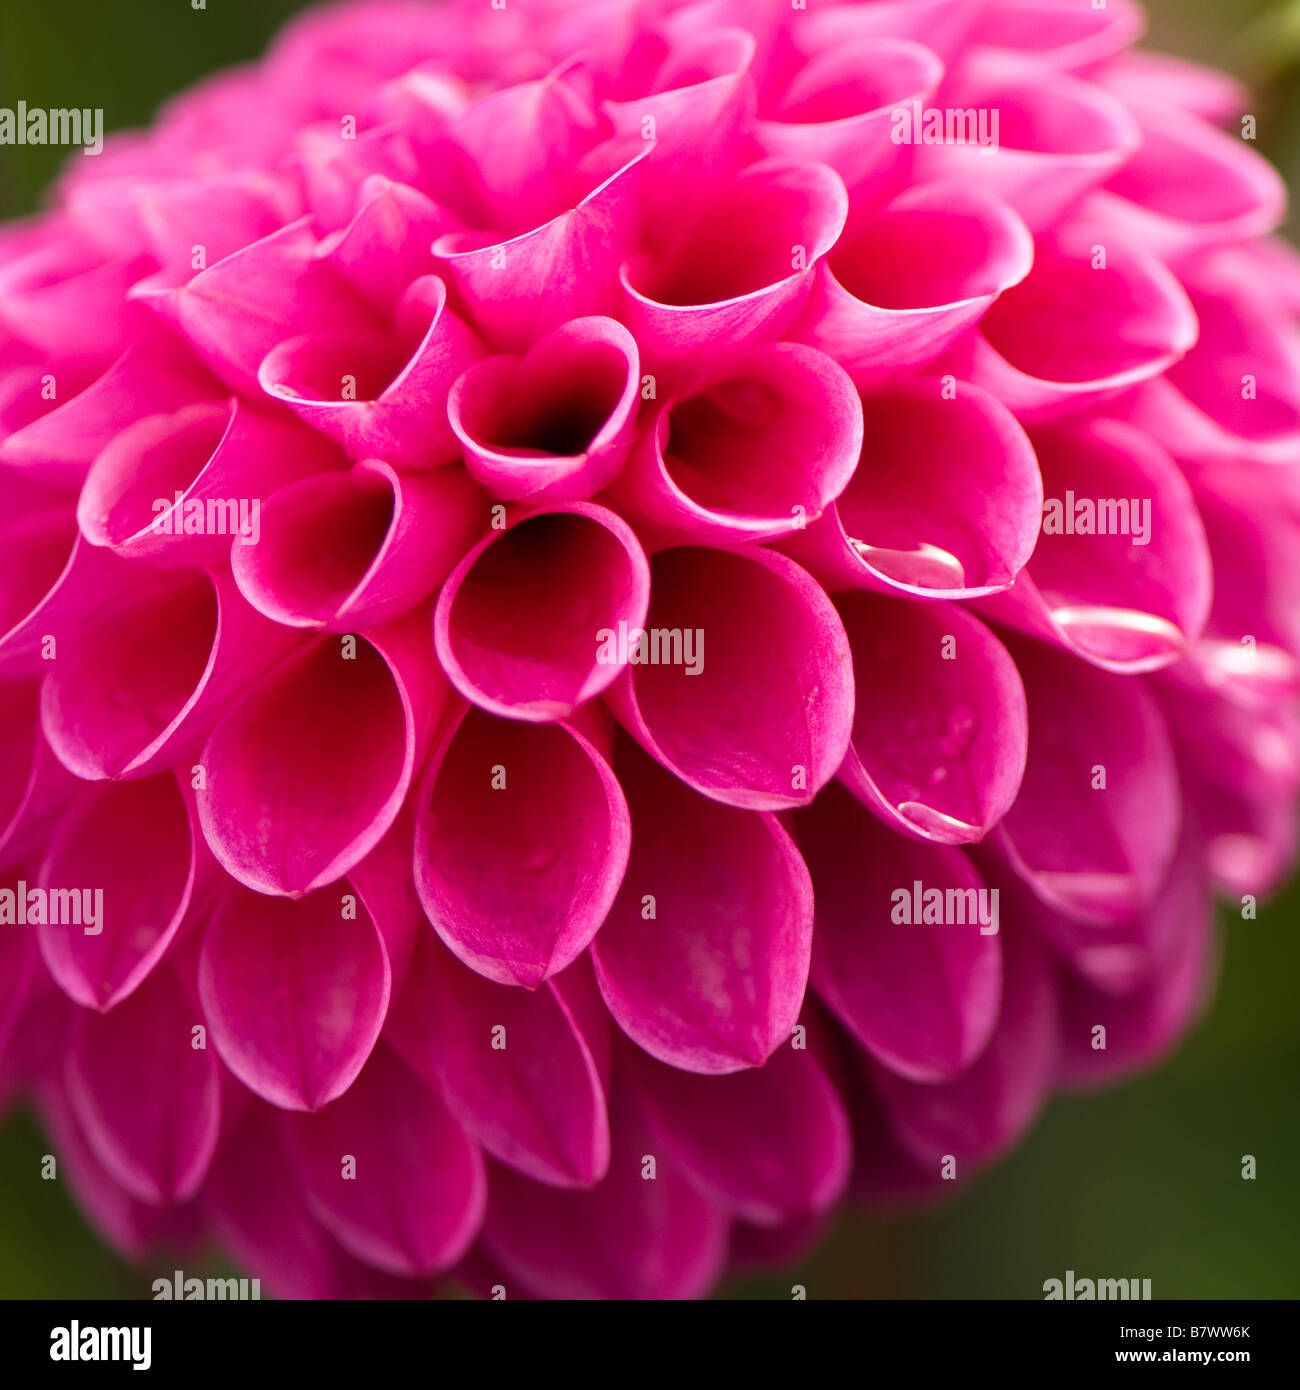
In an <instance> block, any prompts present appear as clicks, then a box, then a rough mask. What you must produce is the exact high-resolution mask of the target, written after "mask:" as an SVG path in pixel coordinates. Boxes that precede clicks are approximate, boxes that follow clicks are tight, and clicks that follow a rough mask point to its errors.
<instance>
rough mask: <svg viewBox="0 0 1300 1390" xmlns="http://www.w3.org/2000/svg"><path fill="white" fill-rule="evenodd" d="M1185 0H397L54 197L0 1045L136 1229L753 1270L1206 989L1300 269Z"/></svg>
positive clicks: (107, 1217)
mask: <svg viewBox="0 0 1300 1390" xmlns="http://www.w3.org/2000/svg"><path fill="white" fill-rule="evenodd" d="M1141 28H1142V20H1141V15H1140V12H1139V11H1138V10H1137V8H1136V7H1135V6H1134V5H1133V4H1131V3H1130V2H1129V0H1109V3H1108V4H1107V5H1106V6H1105V8H1103V9H1096V8H1094V7H1093V6H1092V4H1091V3H1089V0H856V2H855V3H832V2H831V0H809V3H808V4H807V5H804V4H802V3H790V0H688V2H687V3H682V0H502V3H501V4H500V5H499V6H498V5H497V4H494V3H491V0H453V3H448V4H420V3H411V4H402V3H391V2H390V0H363V2H362V3H356V4H348V5H344V6H342V7H340V8H330V9H322V10H319V11H315V12H312V13H309V14H307V15H306V16H304V17H303V18H302V19H301V20H300V21H298V22H296V23H294V24H292V25H290V26H289V27H288V29H286V30H285V31H284V32H283V33H282V34H281V36H280V37H279V38H278V40H277V41H276V42H275V44H274V46H273V47H272V49H271V51H270V53H269V54H268V55H267V57H266V58H265V59H264V60H263V61H262V62H260V63H258V64H256V65H253V66H249V67H246V68H241V69H237V70H232V71H230V72H227V73H223V74H222V75H220V76H218V77H216V78H213V79H212V80H209V81H207V82H205V83H203V84H201V85H200V86H199V87H197V88H196V89H195V90H193V91H191V92H189V93H187V94H185V95H184V96H181V97H179V98H178V99H176V100H175V101H174V102H173V103H171V104H170V105H169V106H167V107H166V108H165V109H163V111H162V112H161V113H160V114H159V116H158V118H157V120H156V122H155V123H154V125H153V126H152V127H151V128H150V129H149V130H146V131H141V132H136V133H131V134H123V135H118V136H114V137H111V138H110V139H109V141H108V142H107V144H106V146H105V149H104V152H103V153H102V155H101V156H99V157H98V158H90V159H87V158H83V157H81V156H80V155H78V156H75V157H74V158H73V159H72V160H71V161H70V163H69V166H68V169H67V172H66V175H65V176H64V178H63V179H62V182H61V183H60V185H59V187H58V189H57V192H56V195H55V196H54V198H53V199H52V201H51V203H50V206H49V208H48V210H47V211H45V212H43V213H41V214H40V215H39V216H36V217H33V218H32V219H30V220H29V221H25V222H22V223H19V224H16V225H12V226H7V227H3V228H0V495H2V496H3V507H2V508H0V549H2V550H3V553H4V557H5V558H4V564H3V573H2V577H0V634H3V635H2V636H0V710H2V712H3V713H2V717H0V1098H3V1099H15V1098H18V1097H23V1098H25V1099H26V1100H27V1101H28V1102H30V1103H31V1104H33V1105H34V1106H35V1107H36V1109H37V1111H38V1113H39V1115H40V1116H41V1118H42V1120H43V1123H44V1124H45V1126H46V1128H47V1132H48V1134H49V1137H50V1144H51V1148H52V1150H53V1151H54V1152H55V1153H56V1154H57V1156H58V1158H59V1161H60V1165H61V1168H60V1171H61V1174H63V1175H66V1177H67V1179H68V1181H69V1182H70V1184H71V1185H72V1187H73V1189H74V1191H75V1193H76V1195H77V1198H78V1200H79V1202H80V1203H81V1205H82V1206H83V1207H84V1209H85V1210H86V1212H87V1214H88V1216H89V1218H90V1219H91V1220H92V1221H93V1222H94V1223H95V1225H96V1226H97V1227H98V1228H99V1229H100V1230H101V1231H102V1232H103V1233H104V1235H105V1236H106V1237H107V1238H108V1239H109V1240H111V1241H112V1242H113V1243H114V1244H115V1245H116V1246H117V1247H118V1248H119V1249H121V1250H122V1251H124V1252H126V1253H127V1254H128V1255H130V1256H132V1257H135V1258H140V1259H146V1258H148V1257H149V1255H150V1252H151V1251H154V1250H156V1249H166V1250H169V1251H172V1250H181V1251H184V1250H186V1249H189V1248H192V1247H194V1245H195V1244H196V1243H197V1242H200V1241H203V1240H211V1239H215V1240H216V1241H217V1242H219V1243H220V1244H221V1245H222V1247H223V1248H224V1249H225V1250H226V1251H227V1252H228V1253H229V1255H230V1256H231V1257H232V1258H233V1259H234V1261H235V1262H236V1263H237V1264H238V1265H239V1266H240V1267H241V1268H242V1269H243V1270H244V1272H246V1273H248V1274H251V1275H256V1276H259V1277H261V1278H262V1280H263V1281H264V1284H265V1285H266V1287H267V1288H268V1289H269V1290H271V1291H272V1292H275V1293H277V1294H280V1295H282V1296H288V1297H353V1296H361V1297H366V1296H403V1295H409V1294H416V1295H418V1294H421V1293H426V1292H428V1289H429V1287H430V1282H429V1281H430V1278H431V1276H433V1275H440V1274H445V1273H451V1274H454V1275H455V1276H456V1277H458V1278H459V1279H461V1280H463V1281H464V1282H466V1283H468V1284H469V1285H470V1286H471V1287H474V1288H478V1289H482V1290H488V1289H492V1288H498V1289H504V1290H505V1291H506V1293H507V1296H510V1297H515V1296H550V1297H590V1296H612V1297H691V1296H697V1295H700V1294H703V1293H706V1292H707V1291H708V1290H710V1289H711V1288H712V1287H713V1286H714V1285H715V1284H716V1282H717V1281H718V1279H719V1278H720V1277H721V1276H722V1275H723V1274H724V1273H726V1272H727V1271H728V1270H730V1269H734V1268H737V1267H741V1266H744V1265H746V1264H749V1263H750V1262H753V1261H761V1260H772V1259H775V1260H778V1261H779V1260H784V1259H788V1258H790V1257H792V1255H793V1254H794V1253H795V1252H797V1251H798V1250H799V1249H801V1248H803V1247H804V1246H805V1245H806V1244H807V1242H809V1241H810V1240H811V1239H813V1238H814V1237H815V1235H816V1234H817V1232H818V1231H819V1230H820V1229H821V1228H822V1226H823V1225H824V1223H825V1222H826V1220H827V1219H828V1218H829V1216H830V1214H831V1213H832V1212H833V1211H834V1210H835V1208H836V1207H837V1205H838V1204H840V1203H842V1202H844V1201H846V1200H849V1199H856V1200H864V1201H874V1202H882V1203H889V1202H898V1201H904V1200H915V1199H924V1198H927V1197H932V1196H935V1195H938V1194H941V1193H943V1192H945V1191H947V1190H950V1188H951V1186H952V1184H953V1181H954V1180H955V1181H956V1182H957V1183H960V1182H962V1181H964V1180H966V1179H967V1178H969V1177H970V1176H971V1174H972V1173H975V1172H977V1171H978V1170H979V1169H980V1167H981V1166H982V1165H985V1164H988V1163H989V1162H990V1161H992V1160H993V1159H995V1158H996V1157H997V1156H998V1155H999V1154H1001V1153H1003V1152H1004V1151H1005V1150H1006V1149H1007V1148H1008V1147H1009V1146H1011V1145H1013V1144H1014V1143H1016V1142H1017V1140H1018V1139H1019V1138H1020V1137H1021V1136H1022V1135H1023V1134H1024V1132H1025V1130H1026V1129H1027V1127H1028V1126H1029V1125H1030V1124H1031V1122H1032V1121H1033V1118H1034V1116H1035V1114H1036V1112H1037V1111H1038V1109H1039V1108H1040V1106H1041V1105H1042V1103H1043V1101H1044V1099H1045V1097H1046V1096H1047V1095H1048V1094H1049V1093H1050V1092H1051V1091H1052V1090H1053V1088H1055V1087H1060V1086H1064V1087H1073V1086H1087V1085H1094V1084H1097V1083H1100V1082H1104V1081H1108V1080H1110V1079H1112V1078H1116V1077H1119V1076H1122V1075H1125V1074H1127V1073H1130V1072H1132V1071H1134V1070H1136V1069H1139V1068H1143V1067H1147V1066H1149V1065H1151V1064H1152V1063H1153V1062H1154V1061H1155V1060H1156V1059H1157V1058H1159V1057H1160V1056H1161V1055H1163V1054H1164V1053H1165V1052H1166V1051H1167V1050H1168V1049H1169V1048H1170V1047H1171V1046H1172V1045H1173V1044H1174V1043H1175V1042H1176V1040H1177V1039H1178V1038H1179V1036H1180V1035H1181V1034H1182V1033H1183V1032H1184V1030H1185V1029H1186V1028H1187V1027H1188V1026H1189V1024H1190V1023H1191V1022H1192V1021H1193V1019H1194V1017H1195V1016H1196V1014H1197V1011H1198V1009H1199V1008H1200V1007H1201V1006H1202V1005H1203V1003H1204V1001H1205V999H1206V997H1207V994H1208V991H1209V988H1210V986H1211V984H1212V978H1213V973H1214V957H1215V941H1214V932H1213V895H1214V893H1215V891H1216V890H1217V891H1219V892H1220V893H1221V894H1224V895H1226V896H1228V897H1230V898H1232V899H1240V898H1242V897H1244V896H1245V895H1250V896H1251V897H1254V896H1257V895H1260V894H1266V893H1268V892H1269V891H1270V890H1271V889H1272V888H1274V887H1275V886H1276V885H1277V884H1278V883H1279V882H1280V880H1281V879H1282V877H1283V876H1284V875H1285V873H1286V872H1287V870H1288V868H1289V865H1290V863H1291V861H1292V858H1293V855H1294V852H1295V841H1296V809H1295V808H1296V794H1297V790H1298V788H1300V705H1298V703H1297V694H1298V692H1300V664H1298V663H1300V602H1298V601H1297V599H1298V598H1300V595H1298V594H1297V583H1298V578H1297V577H1298V576H1300V342H1298V340H1297V336H1296V329H1295V322H1294V321H1295V317H1296V315H1297V313H1298V312H1300V268H1298V267H1297V264H1296V261H1295V259H1294V258H1293V256H1292V253H1291V252H1290V251H1288V250H1287V249H1285V248H1284V247H1283V245H1282V244H1281V243H1279V242H1278V241H1276V240H1274V239H1272V237H1271V235H1270V234H1271V232H1272V231H1273V229H1274V228H1275V227H1276V225H1277V224H1278V222H1279V220H1280V218H1281V216H1282V212H1283V202H1284V197H1283V190H1282V186H1281V184H1280V181H1279V179H1278V178H1277V176H1276V175H1275V174H1274V173H1273V171H1272V170H1271V169H1270V168H1269V166H1268V165H1267V164H1266V163H1265V162H1264V161H1263V160H1262V159H1261V158H1260V157H1259V156H1258V155H1256V154H1255V153H1254V152H1253V150H1252V148H1251V146H1250V144H1249V140H1248V139H1242V138H1241V134H1242V131H1241V130H1240V128H1239V127H1238V122H1239V121H1240V119H1241V117H1242V115H1243V113H1244V111H1245V107H1244V104H1243V103H1244V99H1243V97H1242V96H1241V94H1240V93H1239V92H1238V91H1237V89H1236V88H1235V86H1234V85H1233V84H1232V83H1230V82H1229V81H1227V80H1226V79H1223V78H1221V77H1218V76H1216V75H1215V74H1213V73H1210V72H1208V71H1203V70H1201V69H1198V68H1193V67H1190V66H1187V65H1184V64H1181V63H1177V62H1173V61H1171V60H1167V59H1162V58H1156V57H1152V56H1149V55H1146V54H1143V53H1138V52H1135V51H1133V49H1132V45H1133V43H1134V41H1135V40H1136V39H1137V38H1138V37H1139V36H1140V31H1141ZM6 894H7V896H5V895H6Z"/></svg>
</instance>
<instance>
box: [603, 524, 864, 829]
mask: <svg viewBox="0 0 1300 1390" xmlns="http://www.w3.org/2000/svg"><path fill="white" fill-rule="evenodd" d="M652 575H653V582H652V590H651V604H650V613H649V616H648V617H647V618H646V629H647V632H648V634H649V637H648V638H647V644H646V653H645V654H643V655H641V656H640V657H639V658H638V659H635V660H633V661H632V664H630V665H629V666H628V668H627V670H626V671H625V672H624V674H623V676H622V679H621V680H620V681H619V682H618V683H617V684H616V685H615V686H613V687H612V689H611V691H610V694H609V697H608V698H609V701H610V704H611V706H612V707H613V709H614V711H615V713H616V714H617V715H618V717H619V720H620V721H621V722H622V724H623V725H624V727H625V728H626V729H627V730H628V732H629V733H631V734H632V735H633V736H634V737H635V738H636V740H637V741H638V742H639V743H640V744H641V745H642V747H643V748H645V749H646V751H647V752H649V753H650V754H651V755H652V756H653V757H655V758H657V759H658V760H659V761H660V762H661V763H662V764H663V765H664V766H665V767H666V768H668V769H669V770H670V771H672V772H674V773H675V774H676V775H677V776H678V777H680V778H681V779H682V780H683V781H684V782H686V783H688V784H689V785H690V786H692V787H694V788H695V789H696V790H697V791H700V792H703V793H704V795H705V796H710V797H713V798H714V799H715V800H717V801H723V802H726V803H727V804H728V805H732V806H743V807H747V808H749V809H752V810H783V809H785V808H788V807H791V806H802V805H806V804H807V803H808V802H809V801H811V800H812V798H813V797H814V796H815V795H816V794H817V791H818V790H819V789H820V788H821V787H823V786H825V785H826V783H827V782H828V781H829V780H830V779H831V778H832V777H833V776H834V775H835V772H836V769H837V768H838V767H839V765H840V763H841V762H842V761H843V758H844V753H845V750H846V749H847V747H848V741H849V734H850V730H851V727H852V723H853V668H852V662H851V661H850V659H849V651H848V639H847V638H846V637H845V635H844V627H843V624H842V623H841V622H840V619H839V616H838V614H837V613H836V612H835V608H834V605H833V604H832V603H831V601H830V599H828V598H827V597H826V594H825V593H824V592H823V590H822V589H821V588H820V586H819V585H818V584H817V583H816V581H815V580H813V579H812V578H811V577H810V576H809V575H808V574H807V573H806V572H805V571H804V570H802V569H800V568H799V566H798V565H796V564H794V563H793V562H792V561H790V560H787V559H786V558H785V557H784V556H783V555H777V554H775V553H774V552H772V551H770V550H765V549H762V548H753V549H746V550H733V551H723V550H714V549H706V548H704V547H702V546H681V547H678V548H675V549H671V550H664V551H660V552H659V554H657V555H656V556H655V557H654V560H653V562H652ZM756 613H761V614H762V615H763V621H762V623H761V624H755V623H754V621H753V615H754V614H756ZM675 632H680V633H681V634H682V639H681V643H680V653H678V652H677V651H676V649H675V648H674V646H673V643H672V642H671V641H667V642H663V641H661V639H660V637H658V636H656V634H669V635H671V634H672V633H675ZM706 639H707V641H706ZM632 641H633V642H635V638H633V639H632ZM651 642H653V643H654V645H650V643H651ZM656 652H658V657H657V658H656ZM647 663H648V664H647Z"/></svg>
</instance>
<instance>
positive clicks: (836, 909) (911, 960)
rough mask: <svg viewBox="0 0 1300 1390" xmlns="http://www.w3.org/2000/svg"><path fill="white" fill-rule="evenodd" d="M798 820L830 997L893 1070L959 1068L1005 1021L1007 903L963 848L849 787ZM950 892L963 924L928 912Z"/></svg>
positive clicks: (818, 954) (816, 952)
mask: <svg viewBox="0 0 1300 1390" xmlns="http://www.w3.org/2000/svg"><path fill="white" fill-rule="evenodd" d="M797 827H798V833H799V842H800V844H801V846H802V847H803V853H804V857H805V858H806V859H807V861H808V868H809V871H810V872H811V874H812V876H813V891H814V893H815V895H816V896H815V901H816V911H817V916H816V928H815V934H814V937H813V983H814V985H815V986H816V988H817V992H818V994H819V995H820V996H821V997H822V998H823V999H824V1000H825V1001H826V1003H827V1005H828V1006H829V1007H830V1009H831V1011H832V1012H833V1013H834V1014H835V1015H836V1016H837V1017H838V1018H839V1019H840V1021H841V1022H842V1023H843V1024H844V1025H845V1027H847V1028H848V1029H849V1030H850V1032H852V1034H853V1036H854V1037H855V1038H856V1039H857V1040H858V1042H859V1043H860V1044H861V1045H862V1046H863V1047H865V1048H866V1049H867V1051H868V1052H870V1053H871V1054H872V1056H873V1057H875V1058H877V1059H878V1060H879V1061H880V1062H881V1063H883V1064H884V1065H885V1066H887V1067H889V1069H890V1070H891V1071H894V1072H897V1073H898V1074H899V1075H900V1076H906V1077H908V1078H909V1079H910V1080H913V1081H921V1082H938V1081H947V1080H951V1079H952V1078H953V1077H955V1076H957V1075H959V1074H960V1073H961V1072H962V1071H964V1070H965V1069H966V1068H967V1067H969V1066H970V1065H971V1063H972V1062H973V1061H974V1059H975V1058H976V1057H978V1056H979V1054H980V1053H981V1052H982V1051H983V1049H984V1047H985V1046H986V1045H987V1043H988V1040H989V1038H990V1036H991V1035H992V1032H993V1028H994V1025H995V1024H996V1022H997V1017H998V1006H999V1001H1000V997H1001V988H1002V949H1001V946H1000V944H999V939H998V928H999V925H1000V914H999V916H998V917H994V912H995V911H996V910H997V902H996V900H994V899H992V898H990V897H986V896H985V893H986V892H987V890H985V889H984V884H983V882H982V880H981V879H980V877H979V875H978V874H977V873H976V872H975V870H974V869H973V868H972V866H971V864H970V861H969V860H968V859H967V858H966V856H965V855H964V854H962V852H961V851H960V850H957V849H954V848H951V847H949V846H940V845H932V844H925V843H922V842H919V841H915V840H905V839H901V838H900V837H898V836H896V835H893V834H891V832H889V831H888V830H886V829H885V828H884V827H883V826H882V825H880V824H879V822H877V821H876V820H875V819H874V818H873V817H871V816H869V815H868V814H867V813H866V811H865V810H864V809H863V808H861V807H859V806H857V805H855V804H854V803H853V802H852V801H851V800H850V799H849V797H848V796H847V794H846V793H845V792H843V791H842V790H838V789H831V790H828V791H827V792H826V793H824V794H823V795H822V796H820V797H818V799H817V800H816V802H814V803H813V805H812V806H811V807H810V808H809V809H808V810H807V811H803V812H800V814H799V816H798V818H797ZM918 885H919V887H918ZM949 890H952V891H953V892H955V893H957V894H961V895H962V896H961V897H959V898H957V899H956V900H955V904H956V908H959V909H960V912H961V915H962V916H963V918H964V920H963V921H961V922H957V921H948V920H944V921H941V922H928V921H925V920H923V917H922V918H920V919H918V918H917V917H916V915H915V910H914V905H915V904H920V905H921V906H922V911H923V912H924V894H925V893H926V892H928V891H938V892H940V893H942V894H944V895H945V899H946V895H947V894H948V892H949ZM972 890H973V894H974V896H972ZM956 908H955V909H954V915H956ZM986 908H987V909H988V910H987V912H986V911H985V909H986ZM985 916H987V917H988V918H989V919H990V921H989V922H988V924H987V925H986V924H985V922H984V917H985Z"/></svg>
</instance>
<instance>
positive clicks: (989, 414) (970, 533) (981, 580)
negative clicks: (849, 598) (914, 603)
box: [781, 379, 1043, 599]
mask: <svg viewBox="0 0 1300 1390" xmlns="http://www.w3.org/2000/svg"><path fill="white" fill-rule="evenodd" d="M955 391H956V394H955V395H953V394H951V393H950V392H949V391H948V390H946V389H945V386H944V384H943V382H941V381H939V380H938V379H923V380H917V381H915V382H907V383H900V384H899V385H897V386H894V387H892V388H890V389H889V390H888V391H884V392H882V393H881V394H879V395H872V396H870V397H868V398H867V400H866V401H865V402H864V408H865V414H866V421H865V431H866V433H865V443H864V445H863V451H862V460H861V462H860V464H859V465H858V469H857V471H856V473H855V474H854V475H853V478H852V480H851V481H850V483H849V485H848V487H847V488H845V490H844V492H843V493H842V494H841V495H840V497H839V499H838V500H837V501H836V503H835V505H834V507H833V508H831V509H830V510H829V511H828V513H827V515H826V516H824V517H823V518H822V519H821V520H820V521H818V522H815V523H814V524H813V525H812V526H810V527H808V529H807V531H805V532H803V533H802V534H796V535H793V536H791V537H789V538H788V539H786V540H783V541H782V542H781V549H782V550H785V551H787V552H788V553H789V554H791V555H793V556H794V557H795V559H797V560H798V561H799V562H800V563H801V564H803V565H806V566H807V567H808V569H809V570H811V571H812V573H813V574H815V575H816V576H817V577H818V578H819V579H820V580H821V581H822V583H823V584H825V585H826V586H827V587H828V588H831V589H843V588H854V589H861V588H870V589H877V590H880V591H882V592H885V593H903V594H913V595H916V596H918V597H922V598H948V599H959V598H975V597H978V596H979V595H981V594H989V593H994V592H997V591H998V590H1001V589H1006V588H1009V587H1010V586H1011V585H1012V584H1013V583H1014V582H1015V579H1016V576H1017V575H1018V574H1019V573H1020V571H1021V570H1022V569H1023V567H1024V565H1025V563H1026V562H1027V561H1028V559H1029V557H1030V555H1031V554H1032V553H1033V550H1034V544H1035V541H1036V540H1037V538H1038V532H1039V528H1040V527H1041V525H1042V515H1043V485H1042V480H1041V479H1040V477H1039V474H1038V463H1037V460H1036V459H1035V457H1034V450H1033V446H1032V445H1031V444H1030V442H1029V439H1028V436H1027V435H1026V434H1025V432H1024V430H1023V428H1022V427H1021V426H1020V425H1019V424H1018V423H1017V422H1016V420H1015V417H1014V416H1012V415H1011V413H1010V412H1009V411H1008V410H1007V408H1006V407H1005V406H1004V405H1002V404H1001V403H1000V402H999V401H998V400H997V399H996V398H995V397H994V396H992V395H990V394H988V393H987V392H985V391H981V390H980V389H979V388H978V387H974V386H970V385H967V384H966V383H964V382H962V383H959V384H958V385H957V386H956V387H955Z"/></svg>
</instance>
